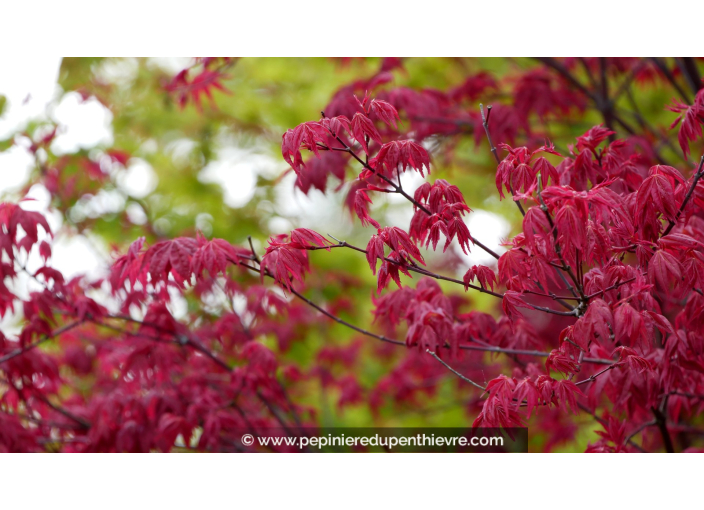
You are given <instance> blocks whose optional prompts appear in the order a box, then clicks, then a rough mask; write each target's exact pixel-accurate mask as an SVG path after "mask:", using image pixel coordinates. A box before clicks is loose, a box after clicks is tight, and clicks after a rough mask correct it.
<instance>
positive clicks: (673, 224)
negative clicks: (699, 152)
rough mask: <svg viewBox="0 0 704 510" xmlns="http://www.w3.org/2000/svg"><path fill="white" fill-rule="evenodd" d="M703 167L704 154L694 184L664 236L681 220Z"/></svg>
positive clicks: (700, 176)
mask: <svg viewBox="0 0 704 510" xmlns="http://www.w3.org/2000/svg"><path fill="white" fill-rule="evenodd" d="M703 167H704V155H703V156H702V157H701V159H700V160H699V166H698V167H697V172H696V173H695V174H694V180H693V181H692V185H691V186H690V187H689V190H688V191H687V195H685V197H684V200H683V201H682V205H681V206H680V208H679V210H678V211H677V215H676V216H675V219H674V220H670V224H669V225H668V226H667V229H665V232H663V234H662V237H665V236H666V235H667V234H669V233H670V231H672V229H673V228H674V226H675V225H676V224H677V221H679V219H680V216H681V215H682V213H683V212H684V208H685V207H686V206H687V202H689V199H690V198H691V197H692V193H694V189H695V188H696V187H697V183H698V182H699V179H701V178H702V169H703Z"/></svg>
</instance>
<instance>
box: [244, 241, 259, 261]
mask: <svg viewBox="0 0 704 510" xmlns="http://www.w3.org/2000/svg"><path fill="white" fill-rule="evenodd" d="M247 241H249V248H250V249H251V250H252V257H253V260H254V261H255V262H256V263H257V264H259V263H260V261H259V257H257V252H256V251H254V244H252V236H247Z"/></svg>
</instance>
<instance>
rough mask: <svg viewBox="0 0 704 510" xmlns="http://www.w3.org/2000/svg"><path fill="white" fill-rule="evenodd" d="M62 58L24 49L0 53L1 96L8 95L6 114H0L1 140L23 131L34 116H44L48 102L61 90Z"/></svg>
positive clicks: (36, 117)
mask: <svg viewBox="0 0 704 510" xmlns="http://www.w3.org/2000/svg"><path fill="white" fill-rule="evenodd" d="M60 65H61V57H48V56H42V55H39V54H37V55H33V56H32V57H31V58H29V57H27V56H26V55H23V54H22V53H21V52H17V53H16V54H14V55H12V54H9V52H8V54H7V55H4V56H0V76H2V79H0V95H3V96H5V97H6V98H7V105H6V106H5V113H4V115H3V116H2V117H0V140H5V139H7V138H8V137H10V136H11V135H12V134H13V133H15V132H16V131H21V130H22V129H24V127H25V126H26V125H27V122H28V121H29V120H31V119H39V118H44V117H45V112H46V107H47V104H48V103H49V102H50V101H52V100H53V99H54V97H55V96H56V95H57V94H58V92H59V90H58V87H57V85H56V81H57V79H58V77H59V67H60Z"/></svg>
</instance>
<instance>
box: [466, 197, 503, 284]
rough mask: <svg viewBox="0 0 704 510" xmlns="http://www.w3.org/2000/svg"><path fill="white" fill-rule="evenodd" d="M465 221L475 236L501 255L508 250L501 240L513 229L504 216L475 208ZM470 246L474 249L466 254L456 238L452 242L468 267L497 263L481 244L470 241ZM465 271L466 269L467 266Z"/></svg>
mask: <svg viewBox="0 0 704 510" xmlns="http://www.w3.org/2000/svg"><path fill="white" fill-rule="evenodd" d="M465 223H466V224H467V228H469V233H470V234H472V236H473V237H475V236H476V238H477V239H478V240H479V241H481V242H482V244H484V245H485V246H487V247H488V248H490V249H492V250H494V251H495V252H496V253H497V254H499V255H501V254H502V253H504V252H505V251H506V249H505V248H504V247H503V246H501V242H502V241H503V240H504V239H505V238H506V237H507V236H508V234H509V232H510V231H511V224H510V223H509V222H508V221H506V220H505V219H504V218H503V217H501V216H499V215H498V214H494V213H491V212H489V211H483V210H481V209H475V210H474V211H472V212H471V213H469V215H468V216H465ZM470 247H471V249H472V251H471V252H470V253H469V255H465V254H464V253H463V252H462V248H461V247H460V245H459V243H458V242H457V240H456V239H455V241H453V243H452V249H453V250H455V253H457V254H458V255H459V256H460V258H461V259H462V260H464V261H465V262H466V263H467V267H469V266H473V265H476V264H479V265H483V266H490V267H491V266H493V265H494V264H496V259H495V258H494V257H492V256H491V255H489V254H488V253H486V252H485V251H484V250H482V249H481V248H480V247H479V246H476V245H472V244H471V243H470ZM464 271H466V268H465V269H464Z"/></svg>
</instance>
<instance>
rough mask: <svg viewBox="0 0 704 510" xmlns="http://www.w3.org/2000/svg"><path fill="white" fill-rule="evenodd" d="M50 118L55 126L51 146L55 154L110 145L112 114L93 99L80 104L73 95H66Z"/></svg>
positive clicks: (75, 94)
mask: <svg viewBox="0 0 704 510" xmlns="http://www.w3.org/2000/svg"><path fill="white" fill-rule="evenodd" d="M51 116H52V118H53V119H54V120H55V121H56V122H57V123H58V124H59V130H58V133H59V134H58V135H57V137H56V138H55V139H54V141H53V142H52V144H51V149H52V151H53V152H54V153H56V154H70V153H74V152H77V151H78V150H79V149H91V148H93V147H96V146H98V145H108V146H109V145H112V142H113V138H112V112H111V111H110V110H108V109H107V108H105V106H103V105H102V104H101V103H100V101H98V100H97V99H95V98H94V97H91V98H88V99H87V100H86V101H84V100H83V98H82V97H81V95H80V94H78V93H77V92H68V93H67V94H65V95H64V96H63V97H62V98H61V101H60V102H59V104H58V105H56V107H54V108H53V111H52V113H51Z"/></svg>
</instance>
